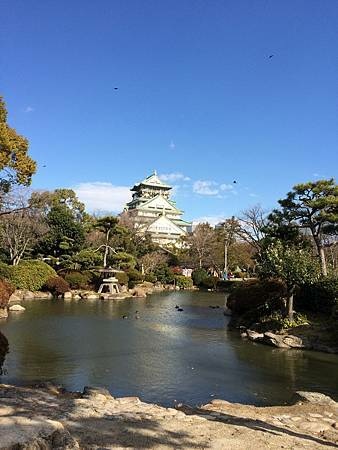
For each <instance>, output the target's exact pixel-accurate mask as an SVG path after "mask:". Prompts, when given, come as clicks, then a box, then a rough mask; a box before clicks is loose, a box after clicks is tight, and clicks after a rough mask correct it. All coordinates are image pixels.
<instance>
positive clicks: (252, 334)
mask: <svg viewBox="0 0 338 450" xmlns="http://www.w3.org/2000/svg"><path fill="white" fill-rule="evenodd" d="M246 334H247V336H248V338H249V339H250V341H254V342H255V341H258V342H262V341H263V339H264V334H263V333H257V332H256V331H253V330H246Z"/></svg>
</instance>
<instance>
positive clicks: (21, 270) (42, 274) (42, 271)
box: [9, 260, 56, 291]
mask: <svg viewBox="0 0 338 450" xmlns="http://www.w3.org/2000/svg"><path fill="white" fill-rule="evenodd" d="M9 268H10V278H9V280H10V282H11V283H12V284H13V285H14V286H15V287H16V288H17V289H27V290H29V291H39V290H40V289H41V288H42V286H43V285H44V284H45V283H46V281H47V280H48V278H50V277H53V276H55V275H56V272H55V270H54V269H53V268H52V267H51V266H49V265H48V264H46V263H45V262H43V261H35V260H31V261H22V262H21V263H20V264H19V265H17V266H9Z"/></svg>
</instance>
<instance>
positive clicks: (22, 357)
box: [1, 292, 338, 405]
mask: <svg viewBox="0 0 338 450" xmlns="http://www.w3.org/2000/svg"><path fill="white" fill-rule="evenodd" d="M176 304H179V305H180V306H182V308H183V309H184V311H182V312H179V311H177V310H176V309H175V305H176ZM223 304H224V295H223V294H214V293H199V292H174V293H163V294H156V295H153V296H151V297H148V298H146V299H138V300H132V299H131V300H126V301H123V302H109V301H93V302H87V303H85V302H82V301H78V302H77V301H68V302H63V301H60V300H57V301H55V300H54V301H46V300H44V301H36V300H35V301H30V302H28V301H27V302H25V306H26V308H27V309H26V311H25V313H24V314H21V315H20V316H19V315H16V316H14V315H13V316H11V317H10V318H9V320H8V321H7V322H6V323H5V324H4V325H3V331H4V332H5V334H6V336H7V337H8V339H9V341H10V346H11V352H10V353H9V355H8V356H7V360H6V362H7V369H8V375H4V376H2V377H1V380H2V381H3V382H8V383H11V382H12V383H13V382H14V383H20V382H21V383H22V382H23V383H31V382H34V381H43V380H45V381H46V380H51V381H53V382H56V383H60V384H63V385H64V386H65V387H67V388H68V389H79V390H80V389H82V388H83V386H84V385H88V384H89V385H102V386H106V387H108V388H109V389H110V391H111V392H112V393H114V394H115V395H139V396H141V397H142V398H143V399H145V400H148V401H155V402H159V403H162V404H166V405H167V404H172V403H173V402H174V400H177V401H180V402H186V403H189V404H198V403H206V402H207V401H208V400H210V398H213V397H219V398H225V399H227V400H230V401H238V402H245V403H254V404H280V403H283V402H287V401H289V400H290V398H291V396H292V393H293V392H294V391H295V390H300V389H302V390H317V391H321V392H325V393H328V394H329V395H331V396H333V397H336V398H337V395H338V392H337V387H336V383H335V380H336V379H338V357H337V356H336V355H326V354H322V353H314V352H301V351H297V350H279V349H273V348H271V347H265V346H263V345H258V344H254V343H251V342H245V341H242V340H241V339H240V338H239V337H238V333H237V332H233V331H228V329H227V323H228V320H229V319H228V318H227V317H224V316H223V314H222V309H221V308H219V309H217V308H215V309H213V308H210V307H209V305H221V306H222V305H223ZM136 310H137V311H138V315H139V317H140V318H139V319H138V320H136V319H135V311H136ZM123 315H126V316H128V319H126V320H124V319H122V317H123Z"/></svg>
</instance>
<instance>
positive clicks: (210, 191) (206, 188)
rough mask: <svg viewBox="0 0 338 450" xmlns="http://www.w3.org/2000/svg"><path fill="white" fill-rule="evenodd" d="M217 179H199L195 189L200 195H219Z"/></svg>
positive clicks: (194, 186)
mask: <svg viewBox="0 0 338 450" xmlns="http://www.w3.org/2000/svg"><path fill="white" fill-rule="evenodd" d="M216 186H217V183H215V181H205V180H198V181H195V183H194V185H193V191H194V192H195V193H196V194H200V195H217V194H218V192H219V190H218V188H217V187H216Z"/></svg>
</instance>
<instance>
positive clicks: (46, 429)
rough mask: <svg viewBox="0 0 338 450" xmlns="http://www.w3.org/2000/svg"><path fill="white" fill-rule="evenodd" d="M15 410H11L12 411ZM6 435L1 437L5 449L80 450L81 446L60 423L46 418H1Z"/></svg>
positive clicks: (2, 446)
mask: <svg viewBox="0 0 338 450" xmlns="http://www.w3.org/2000/svg"><path fill="white" fill-rule="evenodd" d="M12 409H13V408H11V409H10V411H12ZM1 425H2V427H3V429H4V430H6V433H2V435H1V448H3V449H14V448H16V449H19V448H20V449H27V450H28V449H29V450H35V449H52V448H58V449H65V450H73V449H78V448H79V444H78V443H77V442H76V440H75V439H74V438H73V437H72V436H71V435H70V433H69V432H68V431H67V430H66V429H65V428H64V427H63V425H62V424H61V423H60V422H57V421H55V420H50V419H46V418H45V417H34V420H32V418H31V417H23V416H19V415H18V416H15V415H12V413H11V414H8V415H5V416H4V417H2V418H1Z"/></svg>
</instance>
